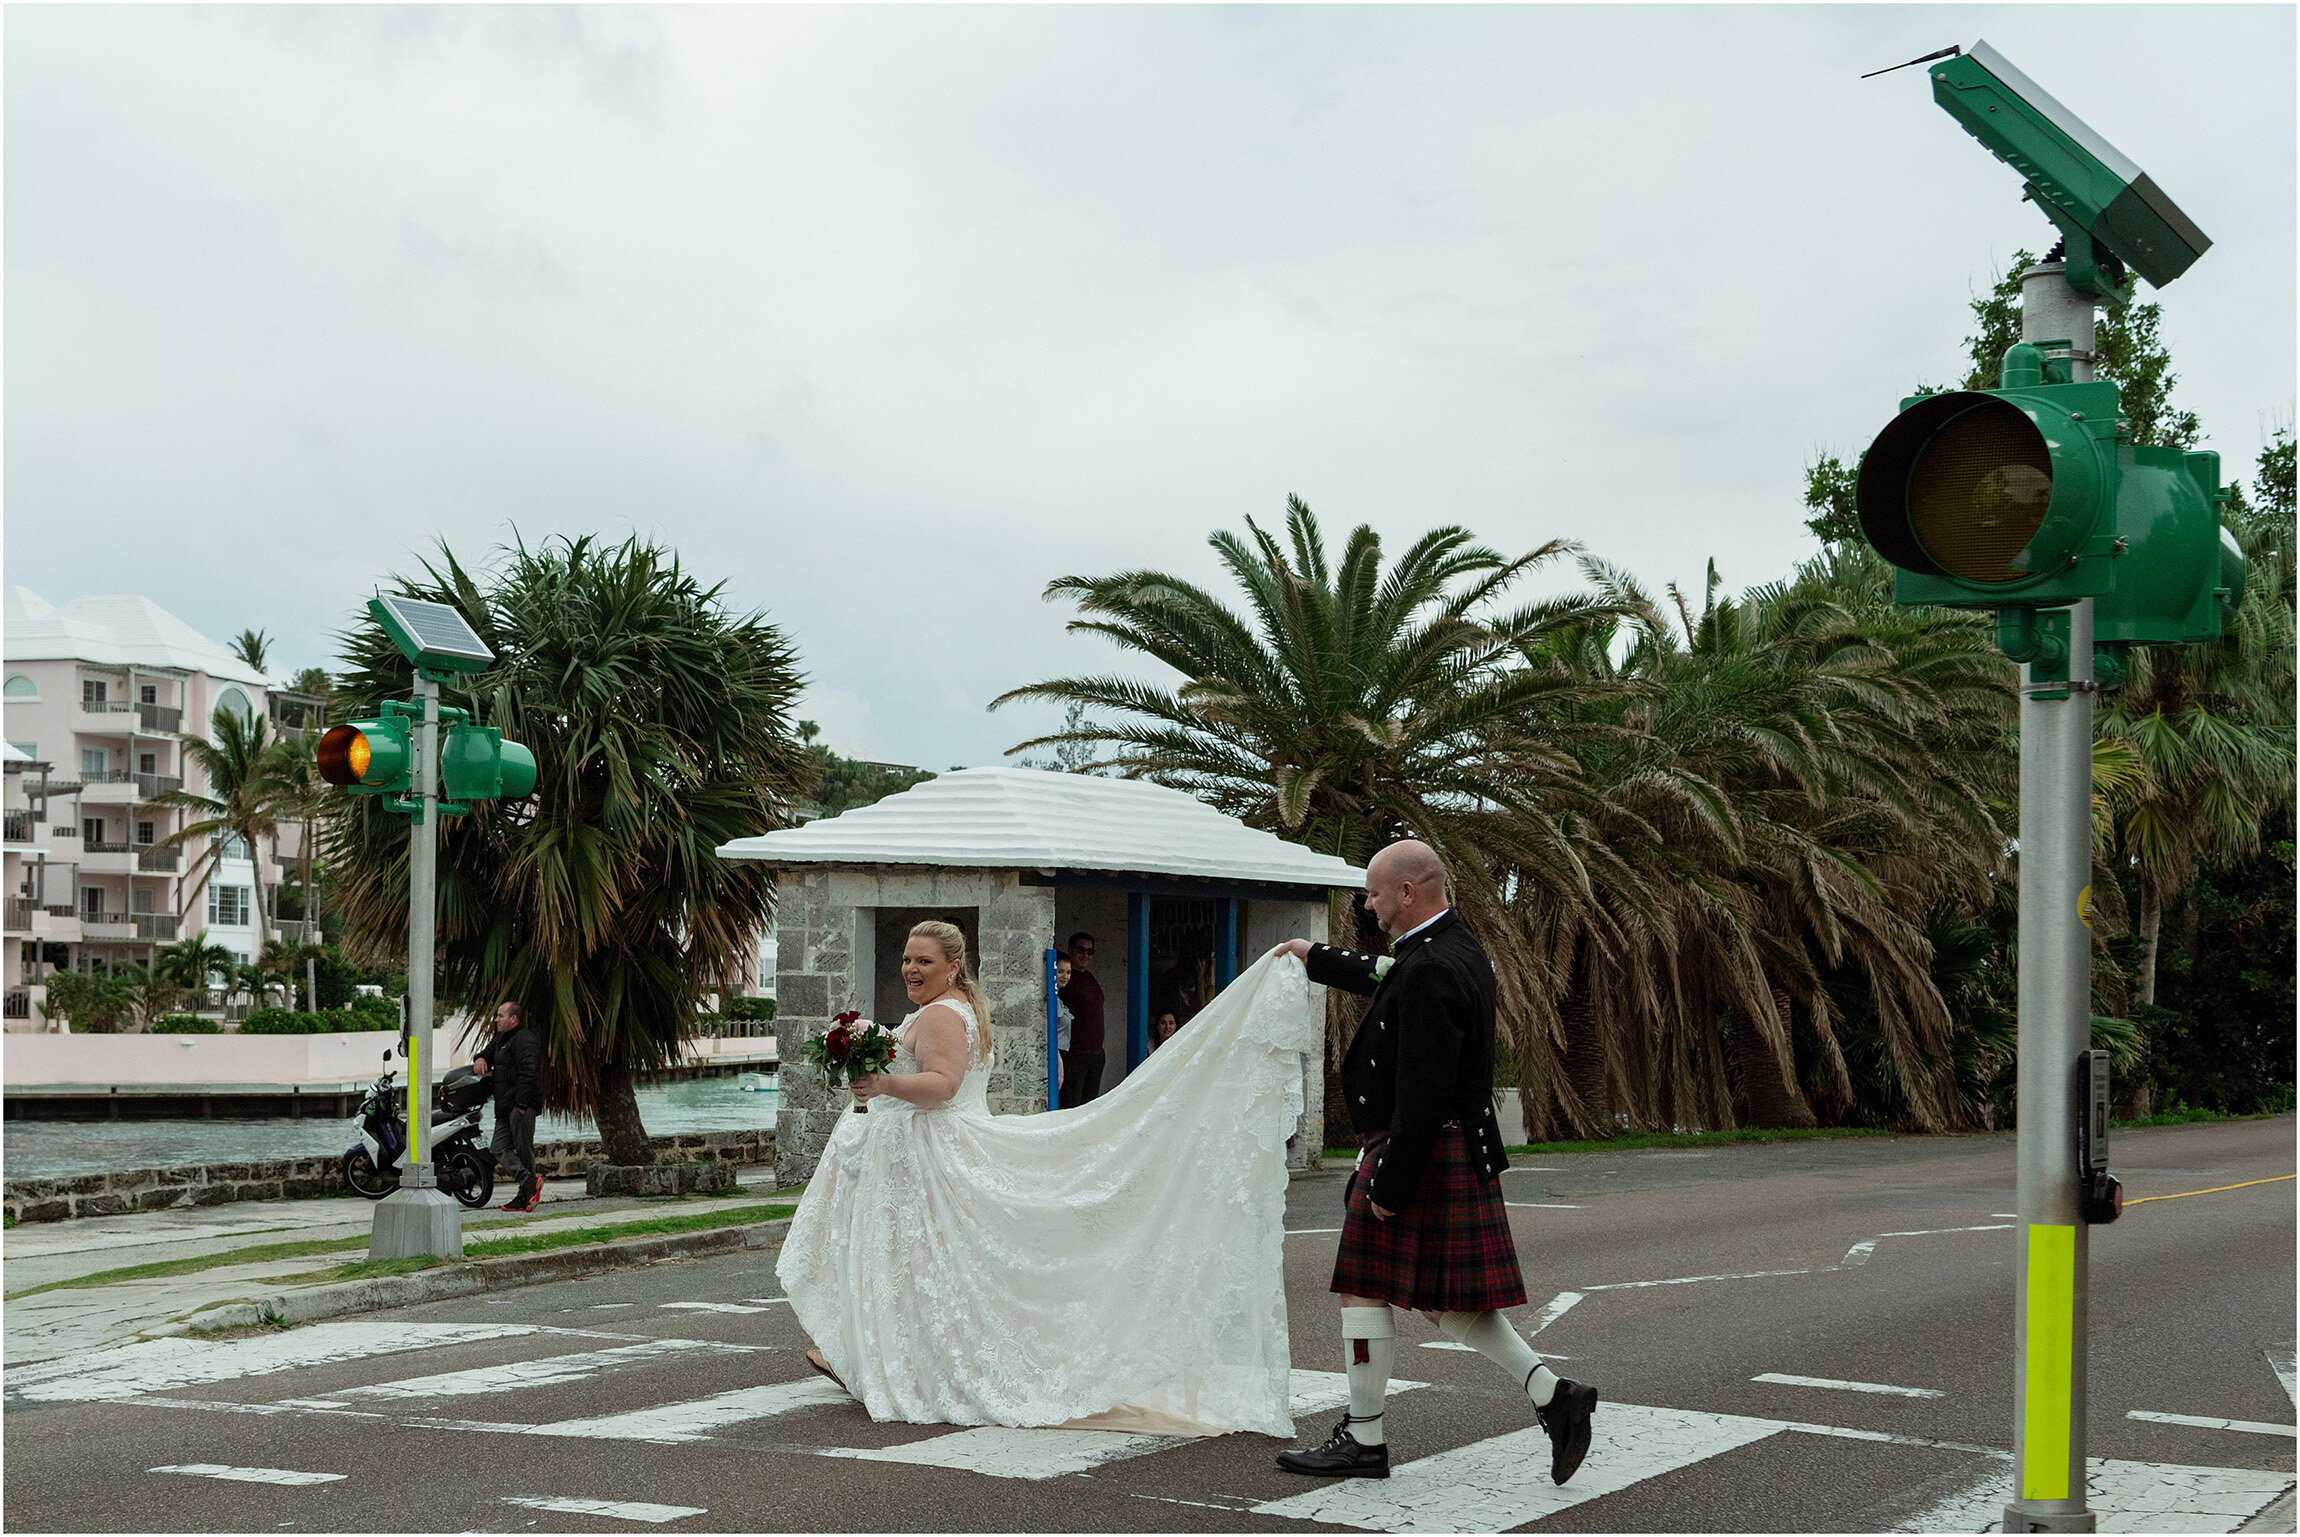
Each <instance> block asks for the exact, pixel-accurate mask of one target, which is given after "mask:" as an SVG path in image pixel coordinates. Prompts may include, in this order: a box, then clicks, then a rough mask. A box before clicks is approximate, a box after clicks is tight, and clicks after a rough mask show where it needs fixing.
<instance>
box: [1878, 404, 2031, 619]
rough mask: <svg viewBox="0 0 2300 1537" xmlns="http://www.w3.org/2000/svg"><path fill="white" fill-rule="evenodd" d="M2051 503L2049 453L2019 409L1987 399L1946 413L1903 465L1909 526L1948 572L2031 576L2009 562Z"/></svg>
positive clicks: (1984, 577)
mask: <svg viewBox="0 0 2300 1537" xmlns="http://www.w3.org/2000/svg"><path fill="white" fill-rule="evenodd" d="M2051 505H2052V457H2051V455H2050V454H2049V453H2048V452H2047V450H2046V448H2045V445H2044V435H2043V434H2042V433H2040V432H2038V431H2037V430H2036V427H2035V425H2034V424H2033V423H2031V422H2030V421H2029V419H2028V418H2027V417H2026V416H2024V415H2022V414H2021V412H2020V411H2019V410H2018V409H2017V408H2015V407H2013V406H2009V405H2006V404H2005V403H2004V402H2002V401H1991V402H1990V403H1989V404H1987V405H1985V406H1978V407H1975V408H1974V409H1973V410H1970V411H1967V412H1965V413H1964V414H1963V415H1961V416H1958V417H1956V418H1954V419H1953V420H1951V421H1950V422H1949V423H1948V424H1947V425H1946V426H1944V427H1942V428H1941V430H1940V431H1939V432H1936V433H1934V434H1933V436H1932V437H1931V438H1930V439H1929V440H1927V442H1926V443H1925V446H1924V447H1923V448H1921V449H1919V450H1918V451H1917V462H1916V463H1915V465H1913V466H1912V467H1911V468H1910V470H1909V528H1910V531H1911V532H1912V533H1914V534H1915V535H1916V536H1917V541H1918V542H1919V543H1920V544H1922V545H1923V546H1924V547H1925V553H1926V554H1928V555H1930V556H1932V558H1933V559H1934V560H1936V561H1938V562H1939V563H1940V565H1941V569H1942V570H1944V571H1946V572H1948V574H1949V575H1951V576H1954V577H1960V578H1962V579H1963V580H1965V581H1968V582H2017V581H2019V580H2021V579H2022V578H2023V577H2027V576H2033V575H2035V574H2036V573H2034V572H2032V571H2023V570H2021V569H2019V568H2017V567H2016V566H2014V565H2013V562H2014V561H2015V560H2016V559H2018V558H2019V556H2020V553H2021V551H2023V550H2025V549H2027V548H2028V544H2029V541H2030V540H2031V539H2034V538H2035V537H2036V531H2037V530H2038V529H2039V528H2041V527H2043V526H2044V515H2045V509H2046V508H2048V507H2049V506H2051Z"/></svg>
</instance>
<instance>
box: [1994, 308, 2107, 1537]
mask: <svg viewBox="0 0 2300 1537" xmlns="http://www.w3.org/2000/svg"><path fill="white" fill-rule="evenodd" d="M2092 307H2093V301H2092V299H2091V298H2090V297H2089V296H2087V295H2084V294H2080V293H2078V292H2076V291H2075V290H2074V289H2072V288H2071V287H2069V285H2068V283H2067V281H2066V280H2065V278H2064V276H2063V269H2062V268H2061V266H2060V264H2059V263H2057V262H2052V263H2046V264H2044V265H2042V266H2038V267H2033V268H2031V269H2029V271H2028V272H2026V273H2024V274H2023V276H2022V283H2021V340H2022V341H2024V342H2027V343H2029V344H2030V345H2032V346H2036V347H2039V348H2043V349H2046V352H2047V356H2048V357H2049V356H2051V355H2052V353H2053V351H2056V350H2057V349H2056V348H2053V347H2052V346H2051V344H2053V343H2061V344H2064V345H2067V346H2069V347H2070V348H2072V350H2073V356H2072V358H2071V364H2072V367H2073V368H2074V369H2075V370H2078V371H2077V372H2075V374H2074V377H2075V379H2076V380H2078V381H2080V382H2081V381H2083V380H2087V379H2090V378H2091V377H2092V357H2091V354H2092V347H2093V308H2092ZM2062 616H2065V624H2066V629H2065V632H2061V633H2062V635H2063V638H2064V640H2065V645H2066V648H2067V665H2066V667H2065V668H2062V667H2056V666H2051V665H2048V664H2045V663H2042V662H2039V663H2024V664H2023V665H2022V667H2021V698H2020V941H2021V943H2020V980H2019V995H2020V1002H2019V1029H2020V1045H2019V1053H2020V1056H2019V1084H2018V1103H2019V1111H2020V1129H2019V1196H2018V1200H2017V1204H2018V1207H2019V1210H2020V1221H2019V1224H2018V1227H2017V1229H2016V1237H2015V1245H2016V1250H2017V1257H2016V1260H2015V1274H2016V1276H2017V1288H2016V1290H2015V1292H2014V1308H2013V1314H2014V1324H2013V1401H2014V1415H2013V1501H2012V1503H2011V1504H2009V1505H2007V1506H2006V1507H2005V1530H2006V1531H2008V1532H2089V1531H2093V1530H2095V1529H2096V1527H2095V1524H2094V1516H2093V1513H2092V1512H2091V1511H2090V1510H2089V1509H2087V1508H2086V1503H2085V1493H2086V1490H2085V1353H2086V1352H2085V1337H2086V1329H2087V1325H2088V1323H2089V1317H2090V1308H2089V1305H2088V1294H2089V1290H2090V1278H2089V1271H2088V1267H2087V1260H2088V1253H2087V1249H2088V1245H2087V1243H2086V1239H2087V1236H2088V1232H2089V1228H2088V1225H2087V1223H2086V1222H2085V1221H2084V1219H2083V1214H2082V1211H2081V1208H2080V1204H2079V1200H2080V1192H2079V1180H2078V1171H2077V1165H2076V1159H2075V1156H2074V1151H2073V1145H2074V1130H2073V1128H2074V1126H2075V1124H2076V1117H2077V1116H2078V1114H2080V1113H2081V1111H2082V1110H2083V1107H2082V1106H2080V1105H2078V1104H2077V1103H2076V1102H2075V1084H2076V1077H2075V1072H2074V1067H2075V1064H2076V1062H2077V1060H2078V1056H2079V1054H2080V1053H2082V1052H2084V1051H2087V1050H2089V1049H2090V1047H2091V1045H2092V942H2091V929H2090V927H2089V918H2088V914H2089V905H2088V902H2089V897H2090V891H2091V884H2092V713H2093V708H2092V707H2093V694H2094V682H2093V666H2092V632H2093V600H2092V599H2090V598H2080V599H2078V600H2077V601H2076V602H2075V603H2074V604H2073V605H2071V606H2070V607H2068V608H2065V609H2059V610H2049V611H2045V612H2043V613H2040V614H2039V615H2038V619H2039V621H2040V625H2041V624H2042V623H2043V622H2046V621H2050V622H2051V623H2052V624H2053V626H2054V629H2055V630H2056V631H2057V630H2058V629H2059V625H2060V622H2061V619H2062ZM2040 673H2041V674H2043V675H2044V681H2037V680H2036V675H2037V674H2040ZM2061 673H2065V675H2066V676H2065V679H2063V678H2061V677H2059V676H2057V675H2058V674H2061Z"/></svg>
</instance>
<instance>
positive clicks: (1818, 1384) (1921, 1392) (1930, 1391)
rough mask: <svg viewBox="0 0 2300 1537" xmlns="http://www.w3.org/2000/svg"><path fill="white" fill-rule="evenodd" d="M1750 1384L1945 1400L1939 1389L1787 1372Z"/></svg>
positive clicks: (1765, 1374)
mask: <svg viewBox="0 0 2300 1537" xmlns="http://www.w3.org/2000/svg"><path fill="white" fill-rule="evenodd" d="M1749 1380H1750V1381H1751V1382H1777V1383H1780V1384H1782V1385H1783V1386H1786V1387H1792V1388H1837V1389H1840V1390H1842V1391H1844V1392H1847V1393H1888V1394H1893V1395H1896V1396H1898V1397H1901V1398H1945V1397H1947V1396H1948V1395H1947V1394H1945V1393H1943V1392H1942V1391H1941V1390H1940V1389H1939V1388H1896V1387H1894V1386H1893V1385H1892V1384H1890V1383H1886V1382H1840V1381H1838V1380H1837V1379H1836V1378H1834V1377H1796V1376H1791V1375H1790V1374H1789V1373H1787V1372H1759V1373H1758V1374H1757V1375H1756V1376H1754V1377H1751V1378H1750V1379H1749Z"/></svg>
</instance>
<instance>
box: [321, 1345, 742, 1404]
mask: <svg viewBox="0 0 2300 1537" xmlns="http://www.w3.org/2000/svg"><path fill="white" fill-rule="evenodd" d="M769 1348H771V1347H768V1346H764V1345H730V1344H724V1343H721V1342H719V1341H717V1340H688V1339H667V1340H641V1341H639V1342H638V1343H636V1344H631V1345H615V1346H610V1347H609V1348H607V1349H605V1350H581V1351H576V1352H574V1353H573V1354H570V1355H559V1356H543V1357H541V1358H539V1359H537V1360H533V1361H506V1362H504V1363H502V1364H501V1365H498V1366H475V1367H469V1368H466V1369H465V1370H462V1371H453V1372H435V1373H432V1374H430V1375H428V1376H422V1377H403V1378H401V1379H399V1380H398V1381H396V1382H376V1383H370V1384H368V1385H367V1386H365V1387H356V1388H338V1389H336V1390H335V1391H334V1392H332V1393H330V1394H329V1395H328V1396H327V1397H325V1398H314V1399H303V1398H285V1399H281V1400H280V1402H281V1403H283V1404H285V1405H287V1406H288V1407H289V1408H296V1409H345V1408H349V1407H350V1406H351V1401H352V1400H354V1399H361V1398H468V1397H472V1396H474V1395H477V1394H482V1393H506V1392H511V1391H513V1390H515V1389H519V1388H541V1387H554V1386H557V1385H558V1384H560V1383H565V1382H582V1381H585V1380H587V1379H589V1378H592V1377H596V1376H600V1375H602V1374H604V1373H608V1372H612V1371H615V1370H617V1369H621V1368H629V1367H634V1366H652V1365H654V1364H655V1363H656V1362H657V1361H659V1360H661V1359H662V1358H664V1357H666V1356H672V1355H685V1354H688V1353H691V1352H695V1351H700V1352H702V1353H703V1354H705V1355H736V1354H749V1353H753V1352H758V1351H764V1350H767V1349H769Z"/></svg>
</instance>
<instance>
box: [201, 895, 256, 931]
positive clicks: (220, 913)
mask: <svg viewBox="0 0 2300 1537" xmlns="http://www.w3.org/2000/svg"><path fill="white" fill-rule="evenodd" d="M208 922H209V923H211V924H218V925H222V926H224V927H226V928H244V927H246V925H247V923H248V888H247V887H245V886H214V885H211V886H209V887H208Z"/></svg>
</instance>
